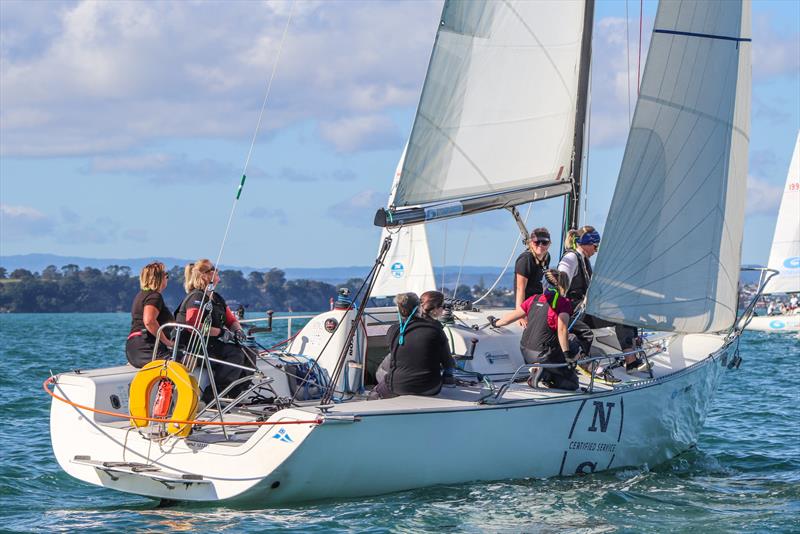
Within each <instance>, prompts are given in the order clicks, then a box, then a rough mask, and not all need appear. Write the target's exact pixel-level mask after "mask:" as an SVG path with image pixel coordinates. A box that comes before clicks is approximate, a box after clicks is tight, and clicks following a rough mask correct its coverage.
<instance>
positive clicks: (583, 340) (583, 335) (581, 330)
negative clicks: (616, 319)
mask: <svg viewBox="0 0 800 534" xmlns="http://www.w3.org/2000/svg"><path fill="white" fill-rule="evenodd" d="M574 319H575V316H573V317H572V320H574ZM606 326H613V327H614V333H615V334H616V336H617V342H618V343H619V349H620V350H622V351H623V352H625V351H628V350H630V349H632V348H633V345H634V343H635V340H636V336H637V331H636V328H635V327H633V326H626V325H624V324H618V323H612V322H610V321H606V320H604V319H600V318H599V317H595V316H594V315H583V316H582V317H581V318H580V319H579V320H577V321H575V324H574V325H572V329H571V330H570V332H572V333H573V334H575V337H577V338H578V343H579V344H580V346H581V350H583V353H584V354H586V355H587V356H588V355H589V349H590V348H591V347H592V343H594V334H593V333H592V328H603V327H606Z"/></svg>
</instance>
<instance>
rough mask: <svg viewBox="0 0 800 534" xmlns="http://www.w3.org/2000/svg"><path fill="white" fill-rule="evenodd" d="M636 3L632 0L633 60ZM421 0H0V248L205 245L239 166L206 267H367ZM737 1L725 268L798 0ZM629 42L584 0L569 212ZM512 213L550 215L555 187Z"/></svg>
mask: <svg viewBox="0 0 800 534" xmlns="http://www.w3.org/2000/svg"><path fill="white" fill-rule="evenodd" d="M626 7H627V11H628V16H627V24H626ZM656 7H657V4H656V2H655V1H654V0H647V1H645V2H644V14H643V17H642V23H643V24H642V26H643V43H642V58H641V61H642V68H643V67H644V60H645V57H644V56H645V55H646V51H647V44H648V42H649V33H650V30H651V29H652V21H653V18H654V16H655V11H656ZM440 13H441V1H438V0H437V1H413V0H408V1H402V2H394V1H366V2H361V1H356V0H346V1H335V0H325V1H305V0H299V1H297V2H296V3H295V4H292V3H291V2H288V1H252V0H251V1H230V2H213V1H201V2H195V1H172V2H156V1H148V2H127V1H123V0H117V1H114V2H94V1H80V2H60V1H36V2H29V1H21V2H18V1H14V0H2V1H0V256H4V255H13V254H27V253H53V254H60V255H68V256H84V257H96V258H134V257H153V258H159V257H183V258H201V257H210V258H212V259H215V258H216V257H217V254H218V253H219V251H220V247H221V244H222V242H223V236H224V235H225V230H226V227H227V225H228V221H229V216H230V214H231V210H232V208H233V206H234V199H235V196H236V191H237V187H238V185H239V181H240V178H241V175H242V172H243V170H244V169H245V164H246V165H247V167H246V171H247V172H246V174H247V177H248V178H247V182H246V184H245V187H244V189H243V192H242V195H241V198H240V200H239V202H238V203H236V205H235V211H234V212H233V217H232V218H230V227H229V233H228V237H227V238H226V240H225V245H224V250H223V254H222V261H221V264H222V265H223V266H224V265H225V264H228V265H246V266H252V267H274V266H277V267H333V266H348V265H370V264H372V262H373V261H374V257H375V254H376V251H377V246H378V239H379V234H380V232H379V229H377V228H376V227H374V226H373V225H372V218H373V216H374V213H375V211H376V209H377V208H379V207H382V206H384V205H385V204H386V201H387V197H388V193H389V187H390V185H391V180H392V177H393V175H394V171H395V166H396V165H397V160H398V158H399V157H400V154H401V152H402V149H403V145H404V143H405V140H406V139H407V138H408V136H409V134H410V131H411V126H412V122H413V119H414V113H415V110H416V106H417V103H418V100H419V93H420V90H421V87H422V83H423V81H424V77H425V72H426V68H427V62H428V58H429V56H430V52H431V47H432V44H433V38H434V36H435V31H436V28H437V25H438V20H439V15H440ZM752 13H753V30H752V33H753V45H752V47H753V102H752V125H751V144H750V171H749V176H748V204H747V214H746V221H745V237H744V243H743V257H742V261H743V263H760V264H765V263H766V261H767V256H768V254H769V247H770V242H771V236H772V233H773V230H774V225H775V219H776V217H777V210H778V206H779V203H780V194H781V191H782V188H783V183H784V181H785V179H786V172H787V169H788V166H789V160H790V158H791V152H792V149H793V146H794V140H795V136H796V135H797V132H798V129H799V128H800V2H796V1H794V0H775V1H771V0H754V1H753V5H752ZM290 14H291V23H290V24H289V26H288V30H287V31H286V37H285V39H282V35H283V34H284V29H285V28H286V23H287V19H288V18H289V15H290ZM626 26H627V35H628V36H629V38H627V39H626ZM638 36H639V2H638V1H636V0H628V1H627V2H626V1H624V0H615V1H612V0H598V3H597V9H596V13H595V26H594V40H593V48H594V56H593V64H592V93H591V94H592V97H591V99H592V102H591V125H590V133H589V153H588V158H589V165H588V187H587V189H588V195H587V202H586V205H585V216H584V219H583V221H582V222H584V223H588V224H593V225H595V226H597V227H599V228H600V229H602V227H603V222H604V220H605V217H606V213H607V210H608V205H609V203H610V201H611V196H612V194H613V186H614V182H615V180H616V177H617V174H618V172H619V166H620V163H621V159H622V152H623V150H624V147H625V141H626V137H627V128H628V124H629V120H630V119H629V117H630V113H632V111H633V106H634V105H635V94H636V65H637V63H638V59H639V55H638V48H639V42H638V39H639V37H638ZM626 53H627V56H628V58H629V59H626ZM629 65H630V68H629ZM273 67H274V68H275V70H274V72H275V74H274V78H273V79H272V84H271V89H270V93H269V98H268V100H267V103H266V109H265V112H264V115H263V118H262V122H261V126H260V129H259V131H258V134H257V137H256V141H255V143H254V144H253V148H252V152H251V151H250V148H251V143H252V141H253V137H254V132H255V131H256V125H257V122H258V118H259V110H260V109H261V105H262V102H263V100H264V95H265V91H266V87H267V85H268V80H269V79H270V76H271V73H272V72H273ZM629 81H630V92H629ZM629 95H630V97H629ZM248 155H249V157H248ZM520 211H521V212H522V213H523V215H525V214H526V213H528V206H522V207H521V209H520ZM528 217H529V218H528V225H529V227H534V226H549V227H550V228H551V229H556V228H558V227H559V226H560V219H561V202H560V201H558V200H550V201H545V202H540V203H536V204H534V205H533V206H532V208H531V209H530V214H529V216H528ZM429 239H430V242H431V254H432V258H433V261H434V263H435V264H437V265H443V264H447V265H457V264H459V263H462V262H463V263H464V264H466V265H499V266H502V265H504V264H505V263H506V261H507V260H508V258H510V257H514V256H515V255H516V253H517V252H518V251H519V248H518V246H519V238H518V232H517V229H516V225H515V223H514V221H513V219H512V218H511V217H510V216H509V215H508V214H507V213H505V212H502V213H501V212H495V213H488V214H482V215H478V216H474V217H465V218H462V219H459V220H457V221H450V222H437V223H434V224H432V225H429ZM0 263H2V261H1V259H0Z"/></svg>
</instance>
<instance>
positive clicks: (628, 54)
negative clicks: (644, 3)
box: [625, 0, 631, 126]
mask: <svg viewBox="0 0 800 534" xmlns="http://www.w3.org/2000/svg"><path fill="white" fill-rule="evenodd" d="M625 59H626V60H627V61H628V70H627V71H625V77H626V78H627V79H628V126H630V124H631V31H630V29H629V28H628V0H625Z"/></svg>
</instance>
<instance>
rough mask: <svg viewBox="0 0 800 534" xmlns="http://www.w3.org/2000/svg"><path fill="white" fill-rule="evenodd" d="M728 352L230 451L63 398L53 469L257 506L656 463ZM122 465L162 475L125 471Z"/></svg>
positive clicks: (687, 442) (397, 413)
mask: <svg viewBox="0 0 800 534" xmlns="http://www.w3.org/2000/svg"><path fill="white" fill-rule="evenodd" d="M732 350H733V349H732V347H731V345H730V344H727V345H724V346H722V347H721V348H719V349H718V350H715V351H714V352H713V353H712V354H711V355H709V356H708V357H706V358H705V359H702V360H700V361H698V362H697V363H694V364H692V365H689V366H687V367H685V368H683V369H682V370H680V371H677V372H674V373H672V374H668V375H666V376H661V377H659V378H657V379H652V380H642V381H637V382H633V383H631V384H630V385H626V386H625V387H622V388H616V389H614V390H608V391H605V392H598V391H596V392H595V393H591V394H589V393H580V394H573V395H565V396H555V397H552V398H548V399H546V400H541V399H539V400H530V399H528V400H525V399H522V400H516V398H515V397H513V396H512V395H508V397H509V398H510V399H512V400H509V401H507V402H498V403H495V404H478V403H470V404H469V405H465V404H464V403H462V404H461V405H459V406H455V405H453V404H452V403H450V404H448V403H446V402H444V401H442V404H441V407H440V408H438V409H437V408H436V406H435V405H434V406H432V405H431V401H430V399H425V398H420V397H406V398H404V397H399V398H398V399H399V400H397V401H396V402H400V403H403V402H406V403H409V407H408V408H407V409H401V410H398V409H397V408H396V406H394V407H392V406H391V405H385V404H383V403H385V402H389V401H371V402H359V403H354V404H353V405H352V406H348V404H347V403H344V404H340V405H337V406H336V407H335V408H334V409H333V411H332V412H331V413H329V414H328V415H327V416H326V420H325V422H324V423H323V424H300V425H282V424H281V423H280V420H283V421H290V420H303V419H306V420H308V419H309V418H313V417H314V413H315V412H313V411H310V410H308V409H307V410H297V409H291V410H283V411H281V412H278V413H277V414H275V415H274V416H273V417H272V418H271V420H274V421H275V423H276V424H275V425H274V426H271V425H270V426H266V427H260V428H259V430H257V431H256V432H255V433H253V434H251V435H250V437H248V438H247V439H246V441H244V442H243V443H241V444H238V445H236V446H232V445H231V444H226V443H224V442H220V443H207V444H202V445H198V444H193V443H192V442H191V440H182V439H170V440H167V441H166V442H164V443H157V442H152V441H151V440H148V439H145V438H144V437H142V436H140V435H139V434H138V433H137V432H136V431H131V430H130V429H127V428H125V426H124V425H121V424H120V425H118V426H117V427H115V426H113V425H108V424H103V421H101V420H98V418H100V419H102V416H97V417H91V416H89V415H87V413H86V412H85V411H81V410H79V409H77V408H75V407H73V406H70V405H67V404H64V403H62V402H59V401H54V403H53V406H52V413H51V427H52V428H51V435H52V439H53V449H54V451H55V453H56V457H57V459H58V461H59V463H60V464H61V466H62V468H64V470H65V471H67V472H68V473H70V474H71V475H73V476H75V477H77V478H79V479H81V480H84V481H86V482H89V483H92V484H97V485H100V486H104V487H108V488H113V489H116V490H120V491H125V492H130V493H136V494H139V495H148V496H152V497H157V498H167V499H174V500H193V501H218V500H228V499H237V500H242V501H247V502H250V503H253V504H255V505H268V504H280V503H289V502H300V501H311V500H320V499H330V498H353V497H360V496H369V495H378V494H383V493H390V492H394V491H401V490H408V489H412V488H419V487H425V486H431V485H437V484H454V483H463V482H472V481H491V480H502V479H520V478H529V477H536V478H539V477H541V478H544V477H552V476H566V475H573V474H580V473H593V472H599V471H604V470H607V469H615V468H620V467H626V466H641V465H650V466H653V465H656V464H659V463H662V462H664V461H667V460H669V459H671V458H673V457H675V456H676V455H678V454H680V453H681V452H683V451H685V450H687V449H689V448H690V447H692V446H693V445H694V444H695V443H696V442H697V439H698V435H699V432H700V430H701V428H702V425H703V422H704V419H705V416H706V413H707V411H708V409H709V405H710V403H711V400H712V398H713V394H714V392H715V390H716V388H717V386H718V383H719V381H720V377H721V375H722V373H723V371H724V368H725V367H726V364H727V362H728V360H729V359H730V354H729V353H730V352H731V351H732ZM96 383H97V384H98V385H97V387H98V388H101V387H103V386H102V381H96ZM109 383H111V382H109ZM114 383H116V384H119V383H120V381H119V378H118V379H117V380H116V382H114ZM123 383H124V381H123ZM116 387H117V391H118V392H119V393H121V389H120V388H119V386H116ZM521 387H523V388H524V386H521ZM110 391H111V390H110ZM57 392H59V393H60V394H63V395H64V396H66V397H68V398H70V400H72V401H73V402H78V403H84V404H90V405H91V404H92V400H91V398H92V397H93V396H97V395H98V392H96V391H90V390H89V389H87V388H86V387H84V386H80V387H79V386H78V385H74V386H71V385H70V383H69V380H61V381H60V382H59V385H58V387H57ZM108 394H109V391H103V392H100V393H99V395H100V396H104V395H108ZM438 400H439V399H437V401H438ZM390 401H392V400H390ZM501 401H502V399H501ZM384 406H388V407H387V408H384ZM115 463H125V464H126V465H127V467H115ZM131 463H134V464H136V463H138V464H146V465H153V466H155V467H158V468H159V469H161V471H159V472H157V473H152V472H147V471H144V472H135V466H134V467H131V465H132V464H131ZM109 466H110V467H109ZM165 473H169V475H165ZM165 476H166V478H164V477H165ZM182 476H186V477H188V478H186V479H182V478H181V477H182ZM159 477H161V478H159ZM198 477H199V478H198Z"/></svg>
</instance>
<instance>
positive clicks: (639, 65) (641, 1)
mask: <svg viewBox="0 0 800 534" xmlns="http://www.w3.org/2000/svg"><path fill="white" fill-rule="evenodd" d="M643 13H644V0H639V58H638V60H637V65H636V94H637V95H638V94H639V90H640V89H641V85H642V76H641V72H642V18H643V16H644V15H643Z"/></svg>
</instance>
